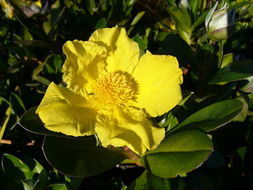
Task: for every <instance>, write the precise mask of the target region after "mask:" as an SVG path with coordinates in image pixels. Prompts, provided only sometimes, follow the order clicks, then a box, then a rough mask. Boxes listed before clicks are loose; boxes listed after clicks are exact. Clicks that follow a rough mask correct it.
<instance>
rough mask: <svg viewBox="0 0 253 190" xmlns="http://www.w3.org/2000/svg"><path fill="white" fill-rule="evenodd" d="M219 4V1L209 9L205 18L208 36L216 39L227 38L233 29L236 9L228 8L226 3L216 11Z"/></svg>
mask: <svg viewBox="0 0 253 190" xmlns="http://www.w3.org/2000/svg"><path fill="white" fill-rule="evenodd" d="M217 5H218V2H216V4H215V6H214V7H213V8H212V9H211V10H210V11H209V13H208V14H207V16H206V20H205V26H206V30H207V34H208V37H209V38H210V39H211V40H215V41H219V40H224V39H227V38H228V37H229V36H230V35H231V33H232V31H233V30H232V29H233V27H234V21H235V10H234V9H232V10H228V7H227V4H225V5H224V6H223V7H222V8H221V9H219V10H216V11H215V9H216V8H217Z"/></svg>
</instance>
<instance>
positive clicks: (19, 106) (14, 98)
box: [10, 92, 26, 116]
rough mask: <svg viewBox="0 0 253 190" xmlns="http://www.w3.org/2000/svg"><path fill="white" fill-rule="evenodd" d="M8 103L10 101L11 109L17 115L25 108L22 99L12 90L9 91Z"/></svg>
mask: <svg viewBox="0 0 253 190" xmlns="http://www.w3.org/2000/svg"><path fill="white" fill-rule="evenodd" d="M10 103H11V107H12V109H13V110H14V112H15V113H16V114H17V115H19V116H20V115H22V114H23V113H24V112H25V110H26V108H25V105H24V102H23V100H22V99H21V98H20V97H19V96H18V95H17V94H16V93H14V92H12V93H11V96H10Z"/></svg>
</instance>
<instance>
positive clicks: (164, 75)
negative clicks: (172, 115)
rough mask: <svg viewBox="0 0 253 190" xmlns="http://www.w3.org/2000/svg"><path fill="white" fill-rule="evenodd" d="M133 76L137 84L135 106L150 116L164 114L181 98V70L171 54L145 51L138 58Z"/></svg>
mask: <svg viewBox="0 0 253 190" xmlns="http://www.w3.org/2000/svg"><path fill="white" fill-rule="evenodd" d="M133 76H134V78H135V79H136V80H137V82H138V85H139V95H138V98H137V104H136V106H137V107H140V108H144V109H145V110H146V111H147V113H148V114H149V115H150V116H152V117H155V116H158V115H162V114H164V113H165V112H167V111H169V110H170V109H172V108H173V107H175V106H176V105H177V104H178V102H179V101H180V100H181V99H182V95H181V88H180V84H181V83H182V71H181V70H180V69H179V68H178V62H177V59H176V58H175V57H173V56H168V55H152V54H151V53H150V52H147V53H146V54H145V55H143V56H142V57H141V58H140V61H139V63H138V65H137V66H136V68H135V70H134V72H133Z"/></svg>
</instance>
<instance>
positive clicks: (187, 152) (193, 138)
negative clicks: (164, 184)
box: [142, 130, 213, 178]
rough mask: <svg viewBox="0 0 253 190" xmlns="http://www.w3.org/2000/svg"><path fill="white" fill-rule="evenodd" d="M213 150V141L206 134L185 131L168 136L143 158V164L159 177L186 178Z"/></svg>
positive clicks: (196, 131)
mask: <svg viewBox="0 0 253 190" xmlns="http://www.w3.org/2000/svg"><path fill="white" fill-rule="evenodd" d="M212 150H213V146H212V141H211V139H210V138H209V137H208V136H207V135H206V134H205V133H204V132H202V131H198V130H184V131H180V132H177V133H173V134H171V135H168V136H167V137H166V138H165V139H164V140H163V141H162V143H161V144H160V145H159V146H158V147H157V148H156V149H155V150H153V151H149V152H147V153H146V155H145V156H144V157H142V162H143V164H144V166H145V168H147V169H148V170H150V171H151V172H152V173H153V174H154V175H156V176H159V177H163V178H173V177H176V176H178V175H179V176H185V174H186V173H187V172H189V171H192V170H193V169H195V168H197V167H199V166H200V165H201V164H202V163H203V162H204V161H205V160H206V159H207V158H208V156H209V155H210V154H211V152H212Z"/></svg>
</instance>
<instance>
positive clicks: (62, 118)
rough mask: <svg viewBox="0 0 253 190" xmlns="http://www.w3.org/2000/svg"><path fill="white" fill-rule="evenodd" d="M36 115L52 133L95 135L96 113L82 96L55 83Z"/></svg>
mask: <svg viewBox="0 0 253 190" xmlns="http://www.w3.org/2000/svg"><path fill="white" fill-rule="evenodd" d="M36 113H37V114H39V117H40V119H41V120H42V122H43V123H44V124H45V127H46V128H47V129H49V130H51V131H55V132H60V133H63V134H66V135H71V136H83V135H92V134H94V125H95V118H96V112H95V111H94V110H93V109H91V108H90V107H88V106H87V103H86V100H85V99H84V98H83V97H82V96H80V95H78V94H75V93H73V92H71V91H70V90H68V89H67V88H62V87H58V86H57V85H56V84H54V83H51V84H50V85H49V86H48V89H47V91H46V94H45V96H44V98H43V99H42V102H41V103H40V105H39V107H38V108H37V110H36Z"/></svg>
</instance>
